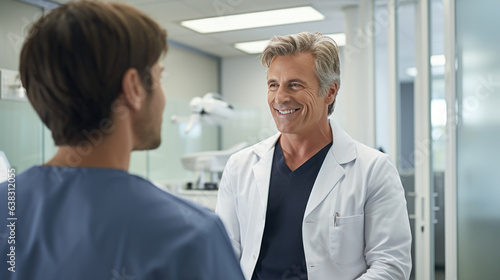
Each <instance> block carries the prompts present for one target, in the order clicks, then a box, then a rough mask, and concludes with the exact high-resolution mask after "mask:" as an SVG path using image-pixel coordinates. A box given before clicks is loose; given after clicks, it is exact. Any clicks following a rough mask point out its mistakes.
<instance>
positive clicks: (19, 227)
mask: <svg viewBox="0 0 500 280" xmlns="http://www.w3.org/2000/svg"><path fill="white" fill-rule="evenodd" d="M166 51H167V42H166V31H165V30H164V29H162V28H161V27H160V26H159V25H158V24H157V23H156V22H154V21H153V20H152V19H150V18H149V17H148V16H146V15H144V14H143V13H141V12H139V11H138V10H136V9H134V8H132V7H130V6H127V5H123V4H116V3H98V2H76V3H69V4H66V5H63V6H61V7H60V8H58V9H56V10H53V11H51V12H50V13H49V14H47V15H46V16H44V17H42V18H41V19H40V20H39V21H37V22H36V23H35V24H34V26H33V27H32V28H31V30H30V33H29V36H28V38H27V39H26V41H25V43H24V46H23V48H22V53H21V63H20V73H21V80H22V82H23V85H24V87H25V88H26V90H27V94H28V98H29V100H30V102H31V104H32V106H33V108H34V109H35V110H36V112H37V113H38V115H39V116H40V118H41V119H42V121H43V123H44V124H45V125H46V126H47V127H48V128H49V129H50V130H51V132H52V136H53V138H54V141H55V143H56V145H57V146H58V151H57V153H56V155H55V156H54V157H53V158H52V159H51V160H49V161H48V162H46V163H45V164H43V165H41V166H34V167H32V168H30V169H28V170H26V171H25V172H23V173H22V174H20V175H19V176H17V177H16V181H15V189H16V193H15V195H16V203H17V204H16V207H15V212H12V213H15V215H14V216H15V217H16V219H17V220H12V222H13V223H14V225H13V226H12V228H14V229H10V228H8V227H7V228H6V227H3V228H2V229H1V232H0V237H1V239H0V241H1V242H0V249H1V252H2V256H1V257H0V260H1V263H2V264H3V265H2V267H3V268H2V269H1V270H0V271H1V272H0V278H1V279H32V280H33V279H51V280H52V279H65V280H66V279H72V280H74V279H82V280H83V279H85V280H88V279H106V280H108V279H141V280H145V279H180V280H184V279H236V280H237V279H243V275H242V273H241V270H240V268H239V264H238V262H237V260H236V258H235V255H234V252H233V251H232V249H231V245H230V242H229V239H228V237H227V234H226V232H225V230H224V227H223V225H222V223H221V222H220V220H219V218H217V216H216V215H215V214H214V213H212V212H210V211H208V210H205V209H203V208H201V207H198V206H196V205H194V204H192V203H190V202H187V201H184V200H181V199H179V198H177V197H174V196H172V195H170V194H168V193H165V192H163V191H161V190H160V189H158V188H156V187H155V186H154V185H153V184H151V183H150V182H148V181H146V180H144V179H142V178H140V177H137V176H133V175H130V174H129V173H128V167H129V161H130V153H131V152H132V151H133V150H147V149H154V148H156V147H158V146H159V145H160V143H161V120H162V113H163V109H164V107H165V96H164V93H163V89H162V87H161V83H160V79H161V77H160V75H161V72H162V70H163V66H162V64H161V63H160V60H161V58H162V56H163V55H164V54H165V53H166ZM11 187H12V186H9V185H8V184H7V183H3V184H0V193H1V196H2V197H6V196H7V193H8V191H10V188H11ZM8 215H11V214H10V213H8V212H7V207H5V208H3V207H2V210H1V211H0V216H1V218H2V220H3V221H7V218H8V217H9V216H8ZM11 216H13V215H11ZM11 218H12V217H11ZM12 232H14V233H15V239H14V242H11V241H12V238H11V239H8V237H9V235H12V234H11V233H12ZM6 264H7V265H6ZM6 266H8V267H9V269H7V267H6Z"/></svg>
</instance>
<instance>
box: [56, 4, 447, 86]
mask: <svg viewBox="0 0 500 280" xmlns="http://www.w3.org/2000/svg"><path fill="white" fill-rule="evenodd" d="M56 1H57V2H60V3H65V2H70V1H73V0H56ZM105 1H119V2H123V3H128V4H131V5H133V6H135V7H137V8H138V9H140V10H142V11H144V12H145V13H147V14H148V15H150V16H151V17H153V18H154V19H155V20H157V21H158V22H159V23H160V24H161V25H162V26H163V27H164V28H165V29H167V33H168V38H169V40H171V41H174V42H177V43H180V44H182V45H185V46H188V47H190V48H194V49H197V50H199V51H202V52H205V53H208V54H210V55H213V56H217V57H221V58H228V57H236V56H245V55H247V54H246V53H244V52H242V51H240V50H237V49H235V48H234V46H233V45H234V44H235V43H239V42H246V41H255V40H265V39H269V38H271V37H272V36H274V35H286V34H292V33H298V32H302V31H309V32H321V33H324V34H328V33H338V32H343V31H344V12H343V11H342V8H343V7H345V6H350V5H357V4H358V3H359V0H105ZM386 2H387V1H386V0H375V3H376V5H377V10H376V13H377V12H380V11H381V10H382V9H385V7H384V4H385V3H386ZM442 2H443V0H432V1H431V3H432V7H431V9H432V11H433V13H435V16H433V21H432V25H431V30H432V31H431V36H432V40H431V44H432V54H439V53H442V48H443V42H442V38H443V33H442V32H443V30H442V25H443V22H442V16H441V14H442V13H443V7H442V5H443V4H442ZM400 3H401V4H400V5H401V9H400V10H399V12H398V59H399V69H400V70H399V73H400V78H402V79H412V78H411V77H409V76H407V75H406V69H407V68H408V67H414V66H415V18H414V13H415V12H414V3H415V2H414V1H411V0H407V1H401V2H400ZM299 6H312V7H314V8H315V9H316V10H318V11H319V12H320V13H322V14H323V15H324V16H325V19H324V20H321V21H316V22H308V23H297V24H287V25H281V26H273V27H262V28H253V29H246V30H238V31H227V32H218V33H211V34H200V33H197V32H195V31H192V30H190V29H188V28H185V27H182V26H181V25H180V22H181V21H183V20H189V19H199V18H205V17H215V16H223V15H233V14H241V13H248V12H259V11H267V10H273V9H283V8H291V7H299ZM386 27H387V26H382V29H386ZM381 31H382V32H380V33H378V35H377V36H378V37H376V38H375V44H376V51H380V52H385V51H386V48H387V44H386V42H387V38H386V36H385V35H386V34H385V33H386V30H381Z"/></svg>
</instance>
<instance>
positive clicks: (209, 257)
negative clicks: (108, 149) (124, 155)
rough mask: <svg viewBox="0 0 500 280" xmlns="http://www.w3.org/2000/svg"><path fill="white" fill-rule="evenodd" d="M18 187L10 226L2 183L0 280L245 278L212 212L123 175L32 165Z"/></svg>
mask: <svg viewBox="0 0 500 280" xmlns="http://www.w3.org/2000/svg"><path fill="white" fill-rule="evenodd" d="M15 183H16V185H15V189H16V195H15V198H16V200H15V202H16V208H15V213H14V214H15V217H16V218H17V220H15V221H12V220H10V221H8V220H7V218H8V217H10V216H8V215H9V213H8V209H7V199H6V197H7V183H5V182H4V183H2V184H0V197H1V205H0V209H1V210H0V218H1V221H2V224H3V225H2V226H1V227H0V249H1V250H0V252H1V256H0V263H1V265H0V267H1V269H0V279H5V280H7V279H12V280H14V279H19V280H21V279H23V280H24V279H30V280H35V279H51V280H56V279H65V280H66V279H72V280H79V279H81V280H88V279H103V280H104V279H105V280H110V279H111V280H125V279H135V280H146V279H172V280H173V279H179V280H189V279H193V280H194V279H207V280H208V279H210V280H213V279H244V278H243V275H242V273H241V270H240V267H239V263H238V261H237V260H236V257H235V254H234V251H233V249H232V247H231V244H230V241H229V239H228V237H227V234H226V232H225V230H224V227H223V225H222V223H221V221H220V220H219V218H218V217H217V216H216V215H215V214H214V213H212V212H211V211H209V210H207V209H205V208H202V207H199V206H197V205H194V204H193V203H190V202H188V201H185V200H183V199H180V198H178V197H176V196H173V195H171V194H169V193H166V192H164V191H162V190H160V189H158V188H157V187H155V186H154V185H153V184H151V183H150V182H148V181H146V180H144V179H142V178H140V177H137V176H133V175H130V174H129V173H127V172H126V171H123V170H115V169H101V168H62V167H49V166H35V167H32V168H30V169H28V170H27V171H25V172H24V173H22V174H20V175H18V176H17V177H16V182H15ZM8 222H15V233H14V234H15V244H8V238H9V236H10V235H12V231H11V230H10V229H9V228H8V227H6V226H5V225H4V224H6V223H7V224H8ZM10 246H15V272H11V271H9V270H8V267H10V264H9V263H8V262H7V261H8V260H10V258H11V256H7V255H8V254H9V253H10V252H11V250H10V249H11V248H10ZM11 255H12V254H11Z"/></svg>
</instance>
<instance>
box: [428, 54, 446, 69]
mask: <svg viewBox="0 0 500 280" xmlns="http://www.w3.org/2000/svg"><path fill="white" fill-rule="evenodd" d="M445 63H446V59H445V57H444V54H438V55H433V56H431V65H432V66H442V65H444V64H445Z"/></svg>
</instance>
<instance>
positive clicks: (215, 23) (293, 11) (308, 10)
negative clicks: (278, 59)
mask: <svg viewBox="0 0 500 280" xmlns="http://www.w3.org/2000/svg"><path fill="white" fill-rule="evenodd" d="M323 19H325V16H323V15H322V14H321V13H320V12H318V11H317V10H315V9H314V8H313V7H311V6H305V7H297V8H289V9H279V10H273V11H265V12H256V13H247V14H240V15H231V16H220V17H212V18H204V19H196V20H187V21H182V22H181V25H182V26H184V27H187V28H189V29H192V30H194V31H196V32H199V33H214V32H223V31H231V30H241V29H249V28H257V27H265V26H276V25H283V24H290V23H299V22H309V21H318V20H323Z"/></svg>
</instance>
